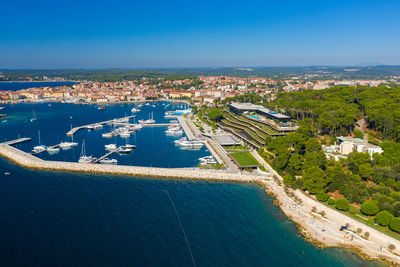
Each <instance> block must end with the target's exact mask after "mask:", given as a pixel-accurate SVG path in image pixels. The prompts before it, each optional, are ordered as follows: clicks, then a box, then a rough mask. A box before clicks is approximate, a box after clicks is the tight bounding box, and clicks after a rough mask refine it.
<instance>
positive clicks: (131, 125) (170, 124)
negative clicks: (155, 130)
mask: <svg viewBox="0 0 400 267" xmlns="http://www.w3.org/2000/svg"><path fill="white" fill-rule="evenodd" d="M113 124H114V125H117V126H129V127H134V126H136V125H137V124H133V123H127V122H114V123H113ZM139 124H140V125H141V126H142V127H162V126H175V125H179V124H178V123H148V124H147V123H139Z"/></svg>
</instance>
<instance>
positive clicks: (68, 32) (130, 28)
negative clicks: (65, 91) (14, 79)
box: [0, 0, 400, 69]
mask: <svg viewBox="0 0 400 267" xmlns="http://www.w3.org/2000/svg"><path fill="white" fill-rule="evenodd" d="M399 14H400V1H399V0H363V1H355V0H346V1H342V0H319V1H315V0H298V1H293V0H274V1H270V0H261V1H253V0H247V1H236V0H230V1H220V0H212V1H210V0H203V1H193V0H192V1H189V0H188V1H175V0H168V1H167V0H165V1H154V0H147V1H135V0H130V1H121V0H113V1H102V0H97V1H93V0H80V1H77V0H69V1H65V0H58V1H54V0H53V1H50V0H36V1H31V0H30V1H20V0H12V1H11V0H8V1H2V3H1V5H0V68H3V69H4V68H7V69H14V68H38V69H43V68H169V67H183V68H186V67H230V66H235V67H238V66H308V65H357V64H399V65H400V19H399Z"/></svg>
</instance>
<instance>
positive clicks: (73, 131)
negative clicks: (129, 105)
mask: <svg viewBox="0 0 400 267" xmlns="http://www.w3.org/2000/svg"><path fill="white" fill-rule="evenodd" d="M135 117H136V115H132V116H127V117H123V118H118V119H112V120H108V121H102V122H96V123H91V124H87V125H83V126H78V127H75V128H72V129H71V130H69V132H68V133H67V135H69V136H71V135H74V134H75V133H76V132H78V131H79V130H82V129H87V128H88V127H89V126H93V125H96V124H101V125H104V124H107V123H113V122H116V121H118V120H126V119H128V120H129V119H132V118H135Z"/></svg>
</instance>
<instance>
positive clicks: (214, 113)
mask: <svg viewBox="0 0 400 267" xmlns="http://www.w3.org/2000/svg"><path fill="white" fill-rule="evenodd" d="M207 116H208V118H210V120H213V121H220V120H221V119H222V118H223V115H222V113H221V111H219V110H218V109H217V108H212V109H210V111H208V113H207Z"/></svg>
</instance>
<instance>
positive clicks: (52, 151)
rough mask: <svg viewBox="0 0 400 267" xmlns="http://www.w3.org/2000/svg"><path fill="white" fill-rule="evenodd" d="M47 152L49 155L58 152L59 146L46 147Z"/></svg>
mask: <svg viewBox="0 0 400 267" xmlns="http://www.w3.org/2000/svg"><path fill="white" fill-rule="evenodd" d="M47 152H48V153H49V154H50V155H54V154H57V153H58V152H60V148H59V147H48V148H47Z"/></svg>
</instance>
